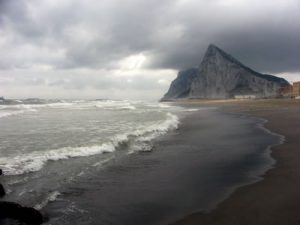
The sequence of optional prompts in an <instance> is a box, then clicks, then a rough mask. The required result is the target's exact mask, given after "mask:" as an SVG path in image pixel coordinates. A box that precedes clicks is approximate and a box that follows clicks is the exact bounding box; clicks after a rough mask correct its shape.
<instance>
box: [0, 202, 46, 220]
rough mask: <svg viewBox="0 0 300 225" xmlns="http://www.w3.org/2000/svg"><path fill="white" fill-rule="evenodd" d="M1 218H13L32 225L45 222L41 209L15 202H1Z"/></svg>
mask: <svg viewBox="0 0 300 225" xmlns="http://www.w3.org/2000/svg"><path fill="white" fill-rule="evenodd" d="M1 219H13V220H17V221H19V222H22V223H25V224H30V225H38V224H42V223H43V216H42V214H41V213H40V212H39V211H37V210H36V209H34V208H30V207H23V206H21V205H19V204H17V203H13V202H0V220H1Z"/></svg>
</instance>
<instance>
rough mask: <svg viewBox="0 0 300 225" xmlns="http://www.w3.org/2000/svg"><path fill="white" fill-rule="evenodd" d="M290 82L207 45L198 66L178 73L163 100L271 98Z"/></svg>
mask: <svg viewBox="0 0 300 225" xmlns="http://www.w3.org/2000/svg"><path fill="white" fill-rule="evenodd" d="M289 85H290V84H289V83H288V82H287V81H286V80H285V79H283V78H278V77H275V76H272V75H266V74H260V73H258V72H255V71H253V70H252V69H250V68H248V67H246V66H244V65H243V64H242V63H240V62H239V61H238V60H236V59H235V58H233V57H232V56H230V55H229V54H227V53H225V52H224V51H223V50H221V49H220V48H218V47H216V46H214V45H210V46H209V47H208V49H207V51H206V54H205V56H204V58H203V60H202V62H201V64H200V66H199V68H197V69H189V70H185V71H181V72H179V74H178V76H177V78H176V79H175V80H174V81H173V82H172V84H171V86H170V88H169V91H168V92H167V93H166V94H165V96H164V97H163V99H162V100H172V99H177V98H211V99H213V98H218V99H219V98H221V99H222V98H232V97H234V96H235V95H256V96H257V97H273V96H276V95H277V92H278V89H279V88H281V87H284V86H289Z"/></svg>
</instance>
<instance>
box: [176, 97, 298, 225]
mask: <svg viewBox="0 0 300 225" xmlns="http://www.w3.org/2000/svg"><path fill="white" fill-rule="evenodd" d="M182 104H188V105H196V106H197V105H201V106H203V105H210V106H214V105H217V106H221V107H222V108H223V110H225V111H227V112H232V113H239V114H246V115H250V116H255V117H261V118H264V119H266V120H268V122H267V123H266V124H265V127H266V128H267V129H269V130H271V131H272V132H275V133H278V134H281V135H284V136H285V138H286V141H285V143H284V144H282V145H279V146H276V147H273V148H272V157H273V158H274V159H275V160H276V165H275V167H274V168H273V169H271V170H269V171H268V172H267V173H266V174H265V175H264V179H263V180H262V181H260V182H257V183H255V184H251V185H248V186H245V187H241V188H239V189H238V190H237V191H235V192H234V193H233V194H232V195H231V196H230V197H229V198H228V199H226V200H225V201H223V202H222V203H220V204H219V205H218V206H217V208H216V209H215V210H212V211H211V212H208V213H204V212H196V213H194V214H192V215H189V216H186V217H185V218H183V219H181V220H179V221H177V222H175V223H174V224H173V225H299V224H300V213H299V212H300V100H243V101H234V100H233V101H197V100H192V101H189V102H185V103H182Z"/></svg>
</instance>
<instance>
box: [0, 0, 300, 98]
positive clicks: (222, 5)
mask: <svg viewBox="0 0 300 225" xmlns="http://www.w3.org/2000/svg"><path fill="white" fill-rule="evenodd" d="M299 12H300V3H299V1H298V0H266V1H260V0H251V1H250V0H210V1H208V0H165V1H160V0H150V1H149V0H122V1H121V0H102V1H96V0H87V1H80V0H64V1H58V0H41V1H35V0H18V1H17V0H0V48H1V52H0V71H1V73H0V76H2V79H0V87H1V88H2V89H3V82H4V81H5V82H8V81H7V79H3V77H7V76H9V77H10V78H11V79H12V80H15V81H14V82H17V83H18V85H19V86H20V85H21V83H22V85H23V86H24V88H25V89H26V87H25V86H26V85H27V86H30V85H32V84H33V83H36V86H38V85H40V86H41V87H42V86H43V85H47V87H48V88H50V87H52V88H53V87H55V88H58V89H59V88H60V89H61V91H62V92H61V93H63V92H64V90H65V89H68V90H74V92H73V91H72V94H74V93H75V90H78V92H77V95H79V94H80V92H79V91H83V90H86V89H88V88H93V89H96V86H97V87H98V88H102V89H107V90H111V87H113V86H114V89H117V88H119V87H120V85H119V79H120V77H119V76H118V72H117V71H119V73H123V74H125V73H126V74H127V78H128V77H130V73H131V74H135V75H134V79H133V81H134V82H131V84H129V83H130V82H129V83H128V84H126V87H128V89H130V90H136V91H138V90H141V89H143V88H145V87H144V86H143V85H144V83H147V82H149V84H152V86H151V85H150V86H151V87H152V88H154V89H153V91H154V90H156V89H155V88H156V84H157V81H158V80H169V78H170V76H169V75H168V78H167V79H165V78H164V75H165V72H162V71H169V70H172V71H173V75H172V76H173V78H174V76H175V75H174V74H175V72H174V70H179V69H184V68H188V67H192V66H197V65H198V64H199V63H200V61H201V59H202V56H203V54H204V52H205V50H206V48H207V46H208V45H209V44H210V43H214V44H216V45H218V46H219V47H221V48H223V49H224V50H225V51H227V52H229V53H230V54H232V55H233V56H235V57H236V58H238V59H240V60H241V61H242V62H243V63H244V64H246V65H248V66H250V67H252V68H253V69H255V70H258V71H261V72H268V73H274V74H279V73H280V74H285V73H287V74H297V73H299V72H300V64H299V59H300V26H299V25H298V23H297V21H299V20H300V13H299ZM49 71H50V72H49ZM86 71H88V72H86ZM92 71H93V72H92ZM104 71H105V72H104ZM120 71H121V72H120ZM70 73H73V74H74V73H76V74H77V75H76V77H74V76H70V75H69V74H70ZM8 74H9V75H8ZM24 74H26V75H24ZM37 74H38V75H37ZM57 74H59V75H57ZM96 74H97V75H96ZM145 74H147V76H146V75H145ZM37 76H38V77H39V78H38V79H37V80H36V81H34V79H35V78H36V77H37ZM148 76H149V77H148ZM294 76H297V75H294ZM24 77H27V78H26V79H25V78H24ZM53 77H55V79H54V78H53ZM24 79H25V80H27V83H26V82H25V81H24ZM128 79H129V78H128ZM147 79H148V80H147ZM3 80H4V81H3ZM12 80H11V81H10V82H13V81H12ZM42 80H44V81H43V82H44V83H43V82H42ZM138 80H139V81H138ZM1 81H2V83H1ZM48 81H49V82H48ZM47 82H48V83H47ZM153 82H154V83H155V85H154V84H153ZM162 83H164V82H161V84H162ZM94 84H96V85H94ZM150 86H149V87H150ZM142 87H143V88H142ZM160 88H161V89H160V90H162V88H166V87H160ZM146 89H147V88H146ZM3 90H4V89H3ZM147 90H148V89H147ZM6 91H8V93H9V92H11V91H9V90H7V89H6ZM163 91H165V90H163ZM133 92H134V91H133ZM160 92H162V91H160ZM20 93H21V88H20ZM0 94H1V93H0ZM36 94H43V93H41V92H40V90H38V91H37V92H36ZM14 95H15V94H14Z"/></svg>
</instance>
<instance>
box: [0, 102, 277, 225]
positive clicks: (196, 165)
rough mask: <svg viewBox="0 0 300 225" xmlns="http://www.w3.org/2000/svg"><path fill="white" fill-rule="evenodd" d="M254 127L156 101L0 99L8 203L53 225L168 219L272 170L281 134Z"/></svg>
mask: <svg viewBox="0 0 300 225" xmlns="http://www.w3.org/2000/svg"><path fill="white" fill-rule="evenodd" d="M191 115H194V117H193V118H192V119H185V117H187V118H188V117H189V116H191ZM181 120H182V121H183V123H182V124H181V125H180V121H181ZM185 120H186V121H185ZM257 123H259V121H257V120H253V119H249V118H240V117H236V116H232V115H225V114H222V113H218V112H216V110H215V109H211V108H189V109H187V108H182V107H178V106H171V105H168V104H161V103H156V102H139V101H112V100H94V101H87V100H76V101H70V100H69V101H63V100H47V101H46V100H38V99H30V100H17V101H9V102H2V103H1V102H0V128H1V129H0V143H1V144H0V168H2V169H3V171H4V173H5V177H3V178H2V183H3V184H4V186H5V189H6V190H7V192H8V194H7V196H6V197H5V200H7V201H16V202H19V203H21V204H24V205H27V206H33V207H35V208H37V209H40V210H42V212H43V213H44V214H46V215H48V216H49V218H50V220H49V222H48V224H52V225H54V224H55V225H62V224H65V225H69V224H80V225H84V224H86V225H106V224H112V225H123V224H124V225H146V224H148V225H154V224H161V223H163V222H164V221H171V218H175V217H179V216H180V215H181V214H185V213H190V212H193V211H195V210H198V209H207V208H208V207H211V206H212V205H213V204H215V203H216V202H218V200H216V199H222V198H224V195H226V193H227V194H228V192H230V190H232V188H233V187H236V186H238V185H240V184H241V183H247V182H249V180H252V181H253V180H255V179H257V176H258V175H261V174H262V173H263V172H264V171H265V170H266V168H269V166H270V165H271V164H272V163H273V161H272V160H271V159H270V157H269V155H268V151H267V148H268V146H270V145H271V144H276V143H278V142H279V137H276V136H274V135H272V134H270V133H268V132H266V130H264V129H261V128H260V127H259V126H257ZM177 128H179V129H178V130H177ZM167 133H170V135H169V136H168V135H167V136H166V135H165V134H167ZM159 137H166V138H165V139H160V141H158V138H159ZM253 171H254V175H249V174H251V173H252V172H253Z"/></svg>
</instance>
